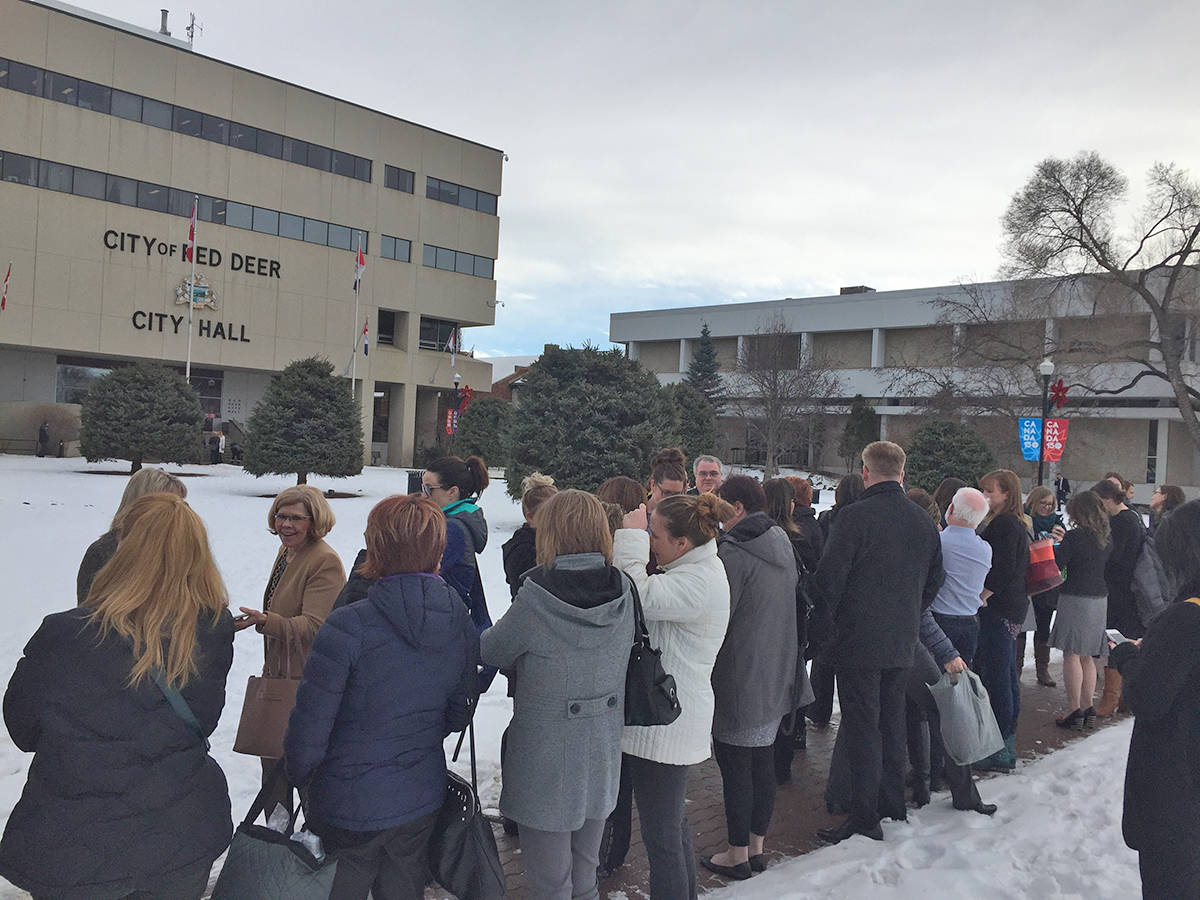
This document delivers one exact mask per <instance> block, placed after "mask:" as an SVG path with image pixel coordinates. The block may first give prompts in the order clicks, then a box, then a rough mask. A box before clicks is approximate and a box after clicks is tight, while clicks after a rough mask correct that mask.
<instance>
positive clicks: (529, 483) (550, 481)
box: [521, 472, 554, 493]
mask: <svg viewBox="0 0 1200 900" xmlns="http://www.w3.org/2000/svg"><path fill="white" fill-rule="evenodd" d="M547 487H554V476H553V475H545V474H543V473H541V472H530V473H529V474H528V475H526V476H525V477H524V478H522V479H521V493H525V492H526V491H528V490H532V489H533V488H547Z"/></svg>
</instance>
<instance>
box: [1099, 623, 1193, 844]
mask: <svg viewBox="0 0 1200 900" xmlns="http://www.w3.org/2000/svg"><path fill="white" fill-rule="evenodd" d="M1109 665H1110V666H1113V667H1115V668H1116V669H1117V670H1118V671H1119V672H1120V673H1121V676H1122V678H1123V679H1124V686H1125V699H1126V700H1127V702H1128V703H1129V706H1130V708H1131V709H1132V710H1133V714H1134V716H1135V717H1136V718H1135V719H1134V723H1133V737H1132V738H1131V739H1130V741H1129V761H1128V763H1127V765H1126V767H1125V814H1124V818H1123V820H1122V823H1121V830H1122V832H1123V834H1124V836H1125V843H1126V844H1128V845H1129V846H1130V847H1132V848H1133V849H1134V850H1144V851H1150V852H1157V853H1164V852H1166V851H1169V850H1170V849H1171V848H1172V847H1174V848H1178V850H1179V852H1184V853H1196V852H1197V847H1200V606H1197V605H1196V604H1195V603H1173V604H1171V605H1170V606H1168V607H1167V608H1166V609H1165V610H1163V612H1162V613H1160V614H1159V615H1158V617H1157V618H1155V619H1154V621H1153V622H1151V623H1150V627H1149V629H1148V630H1147V631H1146V636H1145V638H1143V640H1142V647H1141V649H1140V650H1139V649H1138V648H1137V646H1136V645H1134V644H1131V643H1124V644H1119V645H1118V646H1117V647H1116V648H1114V649H1113V651H1112V653H1111V654H1110V655H1109Z"/></svg>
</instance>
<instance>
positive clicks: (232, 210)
mask: <svg viewBox="0 0 1200 900" xmlns="http://www.w3.org/2000/svg"><path fill="white" fill-rule="evenodd" d="M0 179H2V180H4V181H11V182H13V183H15V184H27V185H31V186H33V187H40V188H45V189H47V190H51V191H62V192H63V193H66V194H75V195H76V196H78V197H91V198H92V199H94V200H107V201H108V202H110V203H120V204H122V205H123V206H136V207H138V208H140V209H148V210H152V211H154V212H162V213H169V214H170V215H174V216H185V217H190V216H191V214H192V200H193V198H194V197H195V194H193V193H191V192H190V191H181V190H179V189H178V188H172V187H167V186H166V185H162V184H152V183H150V182H148V181H138V180H137V179H134V178H126V177H124V176H121V175H108V174H106V173H104V172H96V171H93V170H92V169H84V168H81V167H80V166H70V165H66V164H65V163H56V162H50V161H49V160H45V159H36V158H34V157H32V156H22V155H20V154H18V153H8V152H5V153H0ZM196 218H197V219H199V220H200V221H202V222H213V223H215V224H217V225H228V226H229V227H231V228H244V229H246V230H247V231H257V232H259V233H260V234H272V235H278V236H279V237H285V238H291V239H292V240H295V241H306V242H307V243H310V244H321V245H323V246H326V247H334V248H336V249H338V250H350V249H354V248H357V247H358V246H359V244H360V242H361V245H362V248H363V252H364V253H365V252H367V240H368V233H367V232H366V231H363V230H362V229H358V228H350V227H349V226H346V225H335V224H334V223H332V222H323V221H321V220H320V219H308V218H305V217H304V216H294V215H292V214H291V213H284V212H278V211H277V210H273V209H263V208H262V207H260V206H251V205H249V204H248V203H237V202H235V201H233V200H220V199H218V198H216V197H206V196H204V195H200V198H199V202H198V204H197V207H196ZM392 240H399V239H397V238H393V239H392ZM405 243H406V244H407V243H408V242H407V241H405Z"/></svg>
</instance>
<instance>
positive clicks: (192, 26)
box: [184, 13, 204, 50]
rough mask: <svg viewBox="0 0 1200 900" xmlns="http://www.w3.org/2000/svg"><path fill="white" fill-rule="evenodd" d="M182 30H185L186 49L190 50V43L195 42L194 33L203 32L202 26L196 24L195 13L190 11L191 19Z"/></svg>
mask: <svg viewBox="0 0 1200 900" xmlns="http://www.w3.org/2000/svg"><path fill="white" fill-rule="evenodd" d="M184 31H186V32H187V36H188V49H189V50H191V49H192V45H193V44H194V43H195V42H196V35H198V34H204V26H203V25H197V24H196V14H195V13H191V21H190V22H189V23H188V27H187V28H185V29H184Z"/></svg>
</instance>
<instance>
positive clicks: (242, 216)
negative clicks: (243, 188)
mask: <svg viewBox="0 0 1200 900" xmlns="http://www.w3.org/2000/svg"><path fill="white" fill-rule="evenodd" d="M225 224H226V225H228V226H229V227H230V228H245V229H246V230H247V231H249V230H250V229H251V228H253V227H254V207H253V206H250V205H249V204H247V203H234V202H233V201H232V200H227V201H225Z"/></svg>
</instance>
